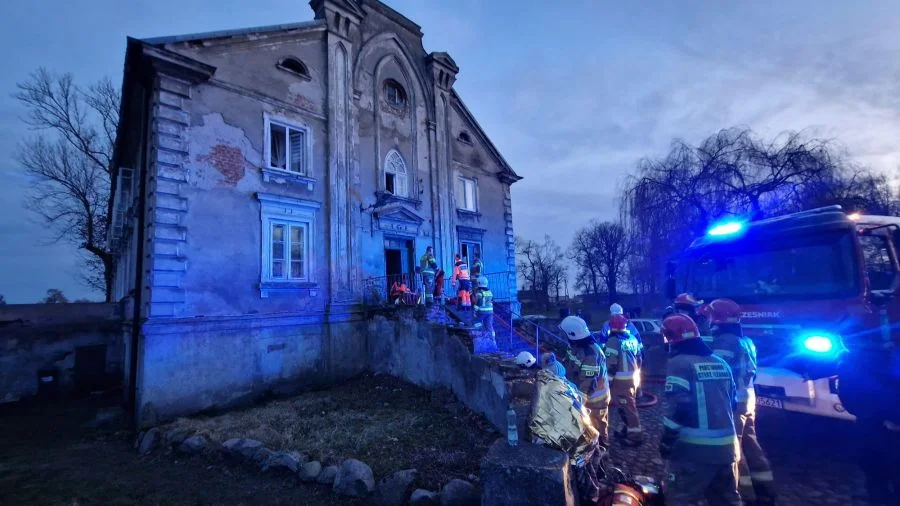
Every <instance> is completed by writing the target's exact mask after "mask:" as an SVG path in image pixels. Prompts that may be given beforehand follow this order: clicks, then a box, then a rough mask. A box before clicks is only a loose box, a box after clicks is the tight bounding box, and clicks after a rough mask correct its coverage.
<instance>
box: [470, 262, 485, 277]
mask: <svg viewBox="0 0 900 506" xmlns="http://www.w3.org/2000/svg"><path fill="white" fill-rule="evenodd" d="M483 272H484V264H483V263H481V260H477V261H476V262H475V265H473V266H472V275H473V276H475V277H478V276H480V275H481V274H482V273H483Z"/></svg>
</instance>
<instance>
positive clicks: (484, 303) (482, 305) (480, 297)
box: [475, 288, 494, 313]
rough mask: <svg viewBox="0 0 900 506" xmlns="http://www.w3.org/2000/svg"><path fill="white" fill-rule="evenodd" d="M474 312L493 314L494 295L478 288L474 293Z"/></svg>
mask: <svg viewBox="0 0 900 506" xmlns="http://www.w3.org/2000/svg"><path fill="white" fill-rule="evenodd" d="M475 311H478V312H479V313H493V312H494V294H493V293H491V291H490V289H487V288H479V289H478V290H477V291H476V292H475Z"/></svg>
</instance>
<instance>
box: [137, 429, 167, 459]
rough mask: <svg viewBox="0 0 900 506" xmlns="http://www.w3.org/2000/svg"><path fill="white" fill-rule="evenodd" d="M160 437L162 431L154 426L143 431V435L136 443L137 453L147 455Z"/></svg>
mask: <svg viewBox="0 0 900 506" xmlns="http://www.w3.org/2000/svg"><path fill="white" fill-rule="evenodd" d="M161 439H162V433H161V432H160V430H159V429H157V428H156V427H154V428H152V429H150V430H148V431H147V432H145V433H144V435H143V437H141V438H140V442H139V443H138V453H140V454H141V455H149V454H150V453H151V452H152V451H153V450H155V449H156V447H157V446H159V441H160V440H161Z"/></svg>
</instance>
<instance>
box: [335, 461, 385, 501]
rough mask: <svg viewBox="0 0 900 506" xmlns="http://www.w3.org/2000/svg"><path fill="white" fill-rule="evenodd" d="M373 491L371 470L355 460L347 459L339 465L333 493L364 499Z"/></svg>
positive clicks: (373, 481)
mask: <svg viewBox="0 0 900 506" xmlns="http://www.w3.org/2000/svg"><path fill="white" fill-rule="evenodd" d="M374 490H375V477H374V476H373V475H372V468H370V467H369V466H368V465H366V464H364V463H362V462H360V461H358V460H356V459H347V460H345V461H344V462H342V463H341V467H340V469H338V474H337V477H336V478H335V480H334V491H335V492H336V493H338V494H340V495H347V496H353V497H365V496H367V495H369V494H370V493H372V491H374Z"/></svg>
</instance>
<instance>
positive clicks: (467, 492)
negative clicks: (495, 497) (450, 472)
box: [441, 479, 481, 506]
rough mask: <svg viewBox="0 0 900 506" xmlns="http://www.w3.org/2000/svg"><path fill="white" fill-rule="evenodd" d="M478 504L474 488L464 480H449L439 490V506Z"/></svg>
mask: <svg viewBox="0 0 900 506" xmlns="http://www.w3.org/2000/svg"><path fill="white" fill-rule="evenodd" d="M480 503H481V500H480V498H479V497H478V491H477V490H476V489H475V486H474V485H472V484H471V483H469V482H467V481H466V480H460V479H453V480H450V481H449V482H448V483H447V484H446V485H444V488H442V489H441V506H478V505H479V504H480Z"/></svg>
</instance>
